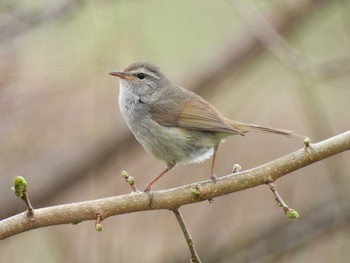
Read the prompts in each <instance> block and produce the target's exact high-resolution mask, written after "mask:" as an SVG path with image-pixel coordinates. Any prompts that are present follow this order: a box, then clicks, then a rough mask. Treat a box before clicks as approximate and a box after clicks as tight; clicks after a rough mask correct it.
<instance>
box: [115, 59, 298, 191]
mask: <svg viewBox="0 0 350 263" xmlns="http://www.w3.org/2000/svg"><path fill="white" fill-rule="evenodd" d="M109 74H110V75H112V76H115V77H118V78H119V84H120V85H119V106H120V111H121V113H122V115H123V117H124V120H125V122H126V124H127V126H128V127H129V129H130V130H131V132H132V133H133V134H134V136H135V138H136V139H137V140H138V141H139V143H140V144H141V145H142V146H143V148H144V149H145V150H146V151H147V152H149V153H151V154H152V155H154V156H155V157H156V158H157V159H159V160H161V161H163V162H165V164H166V168H165V169H164V170H163V171H162V172H161V173H159V174H158V175H157V176H156V177H155V178H154V179H152V180H151V181H150V182H149V183H148V184H147V186H146V187H145V189H144V191H145V192H150V191H151V189H152V186H153V185H154V184H155V183H156V182H157V181H158V180H159V178H161V177H162V176H163V175H164V174H166V173H167V172H168V171H169V170H171V169H172V168H173V167H175V166H176V165H178V164H190V163H197V162H203V161H205V160H206V159H208V158H210V157H211V156H212V162H211V168H210V173H209V178H210V179H212V180H213V181H215V179H216V176H215V175H214V164H215V159H216V154H217V151H218V147H219V144H220V143H221V142H222V141H223V139H225V138H226V137H228V136H231V135H241V136H244V135H245V134H246V133H247V132H251V131H253V132H264V133H271V134H278V135H284V136H288V137H302V136H301V135H299V134H297V133H295V132H294V131H290V130H284V129H276V128H270V127H264V126H260V125H256V124H248V123H243V122H239V121H235V120H231V119H229V118H227V117H225V116H224V115H223V114H222V113H220V112H219V111H218V110H217V109H216V108H215V107H214V106H212V105H211V104H210V103H209V102H207V101H206V100H205V99H203V98H202V97H200V96H199V95H197V94H195V93H194V92H192V91H190V90H187V89H185V88H182V87H180V86H177V85H175V84H173V83H172V82H171V81H170V80H169V79H168V78H167V77H166V76H165V75H164V74H163V73H162V72H161V70H160V69H159V68H158V67H157V66H156V65H153V64H151V63H149V62H134V63H132V64H131V65H129V66H127V67H125V68H124V70H122V71H112V72H110V73H109Z"/></svg>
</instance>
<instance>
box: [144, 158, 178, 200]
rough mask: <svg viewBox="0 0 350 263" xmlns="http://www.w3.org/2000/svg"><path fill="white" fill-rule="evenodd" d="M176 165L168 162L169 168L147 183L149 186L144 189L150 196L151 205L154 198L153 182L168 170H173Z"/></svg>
mask: <svg viewBox="0 0 350 263" xmlns="http://www.w3.org/2000/svg"><path fill="white" fill-rule="evenodd" d="M174 166H175V165H173V164H172V165H169V164H168V166H167V168H166V169H165V170H164V171H163V172H161V173H160V174H159V175H158V176H157V177H155V178H154V179H152V181H150V182H149V183H148V184H147V186H146V188H145V190H143V191H144V192H145V193H147V195H148V197H149V205H150V206H151V204H152V200H153V194H152V190H151V189H152V186H153V184H154V183H155V182H157V181H158V179H159V178H161V177H162V176H163V175H164V174H166V173H167V172H169V171H170V170H171V168H173V167H174Z"/></svg>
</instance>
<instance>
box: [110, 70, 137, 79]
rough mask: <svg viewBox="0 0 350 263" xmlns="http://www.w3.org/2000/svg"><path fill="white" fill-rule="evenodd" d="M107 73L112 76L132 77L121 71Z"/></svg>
mask: <svg viewBox="0 0 350 263" xmlns="http://www.w3.org/2000/svg"><path fill="white" fill-rule="evenodd" d="M108 74H109V75H112V76H116V77H118V78H121V79H126V80H132V77H130V76H129V75H127V74H125V73H124V72H122V71H112V72H109V73H108Z"/></svg>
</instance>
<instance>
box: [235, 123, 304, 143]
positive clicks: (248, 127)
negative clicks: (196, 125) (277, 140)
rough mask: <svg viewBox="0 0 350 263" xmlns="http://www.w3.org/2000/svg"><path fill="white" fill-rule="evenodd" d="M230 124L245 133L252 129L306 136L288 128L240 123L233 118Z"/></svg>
mask: <svg viewBox="0 0 350 263" xmlns="http://www.w3.org/2000/svg"><path fill="white" fill-rule="evenodd" d="M230 124H231V126H232V127H233V128H234V129H237V130H239V131H240V132H242V133H247V132H251V131H253V132H263V133H271V134H278V135H284V136H288V137H293V138H299V139H305V138H306V136H304V135H300V134H297V133H295V132H294V131H290V130H283V129H275V128H270V127H263V126H260V125H256V124H248V123H242V122H238V121H233V120H230Z"/></svg>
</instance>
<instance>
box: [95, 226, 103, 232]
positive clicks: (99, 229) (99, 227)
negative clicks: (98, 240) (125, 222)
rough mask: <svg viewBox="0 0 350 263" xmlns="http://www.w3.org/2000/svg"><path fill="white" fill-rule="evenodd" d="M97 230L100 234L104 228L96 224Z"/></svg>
mask: <svg viewBox="0 0 350 263" xmlns="http://www.w3.org/2000/svg"><path fill="white" fill-rule="evenodd" d="M95 228H96V231H99V232H100V231H102V230H103V227H102V225H101V224H96V225H95Z"/></svg>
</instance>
